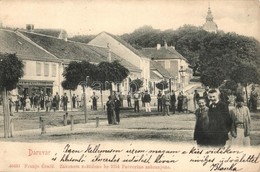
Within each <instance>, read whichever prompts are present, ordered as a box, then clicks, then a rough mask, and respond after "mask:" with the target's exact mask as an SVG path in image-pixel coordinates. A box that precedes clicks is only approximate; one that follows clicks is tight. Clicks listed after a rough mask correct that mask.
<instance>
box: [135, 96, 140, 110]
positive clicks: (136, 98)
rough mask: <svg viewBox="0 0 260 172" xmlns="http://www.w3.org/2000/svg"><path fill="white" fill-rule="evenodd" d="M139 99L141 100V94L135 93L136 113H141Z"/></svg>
mask: <svg viewBox="0 0 260 172" xmlns="http://www.w3.org/2000/svg"><path fill="white" fill-rule="evenodd" d="M139 99H140V93H139V92H135V93H134V110H135V112H139Z"/></svg>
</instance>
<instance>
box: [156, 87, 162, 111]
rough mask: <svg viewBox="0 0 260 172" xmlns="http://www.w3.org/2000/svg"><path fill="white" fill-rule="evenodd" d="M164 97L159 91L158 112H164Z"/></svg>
mask: <svg viewBox="0 0 260 172" xmlns="http://www.w3.org/2000/svg"><path fill="white" fill-rule="evenodd" d="M162 96H163V95H162V93H161V90H159V93H158V94H157V105H158V112H162Z"/></svg>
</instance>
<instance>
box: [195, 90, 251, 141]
mask: <svg viewBox="0 0 260 172" xmlns="http://www.w3.org/2000/svg"><path fill="white" fill-rule="evenodd" d="M220 97H221V95H220V92H219V91H218V90H215V89H212V90H209V91H208V92H207V98H205V97H201V98H199V99H198V102H197V103H198V106H199V107H198V108H197V109H196V111H195V116H196V124H195V130H194V140H196V142H197V144H198V145H199V146H225V145H226V142H227V140H229V133H230V134H231V137H232V138H231V141H230V143H231V144H232V145H244V146H249V145H250V138H249V135H250V121H251V118H250V112H249V109H248V107H247V106H244V98H243V96H241V95H238V96H236V99H235V107H233V108H231V109H229V108H228V105H227V104H226V103H225V102H224V101H223V100H221V99H220Z"/></svg>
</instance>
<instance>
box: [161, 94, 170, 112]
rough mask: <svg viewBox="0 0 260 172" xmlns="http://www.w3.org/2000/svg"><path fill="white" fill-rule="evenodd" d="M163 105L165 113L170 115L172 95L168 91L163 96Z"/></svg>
mask: <svg viewBox="0 0 260 172" xmlns="http://www.w3.org/2000/svg"><path fill="white" fill-rule="evenodd" d="M162 105H163V115H168V116H170V114H169V108H170V95H169V94H168V92H166V94H164V95H163V96H162Z"/></svg>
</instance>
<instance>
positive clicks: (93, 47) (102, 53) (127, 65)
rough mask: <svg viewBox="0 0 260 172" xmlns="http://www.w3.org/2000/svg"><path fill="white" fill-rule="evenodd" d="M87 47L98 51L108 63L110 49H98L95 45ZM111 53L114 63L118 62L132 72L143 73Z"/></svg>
mask: <svg viewBox="0 0 260 172" xmlns="http://www.w3.org/2000/svg"><path fill="white" fill-rule="evenodd" d="M86 46H88V47H89V48H90V49H92V50H94V51H96V52H97V53H98V54H101V55H102V56H103V57H104V61H107V56H108V52H109V50H108V48H105V47H98V46H94V45H86ZM110 53H111V58H112V61H114V60H118V61H119V62H120V63H121V64H122V65H123V66H124V67H126V68H127V69H129V70H130V71H135V72H141V69H139V68H137V67H136V66H134V65H132V64H131V63H130V62H128V61H126V60H125V59H123V58H122V57H120V56H118V55H116V54H115V53H113V52H110Z"/></svg>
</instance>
